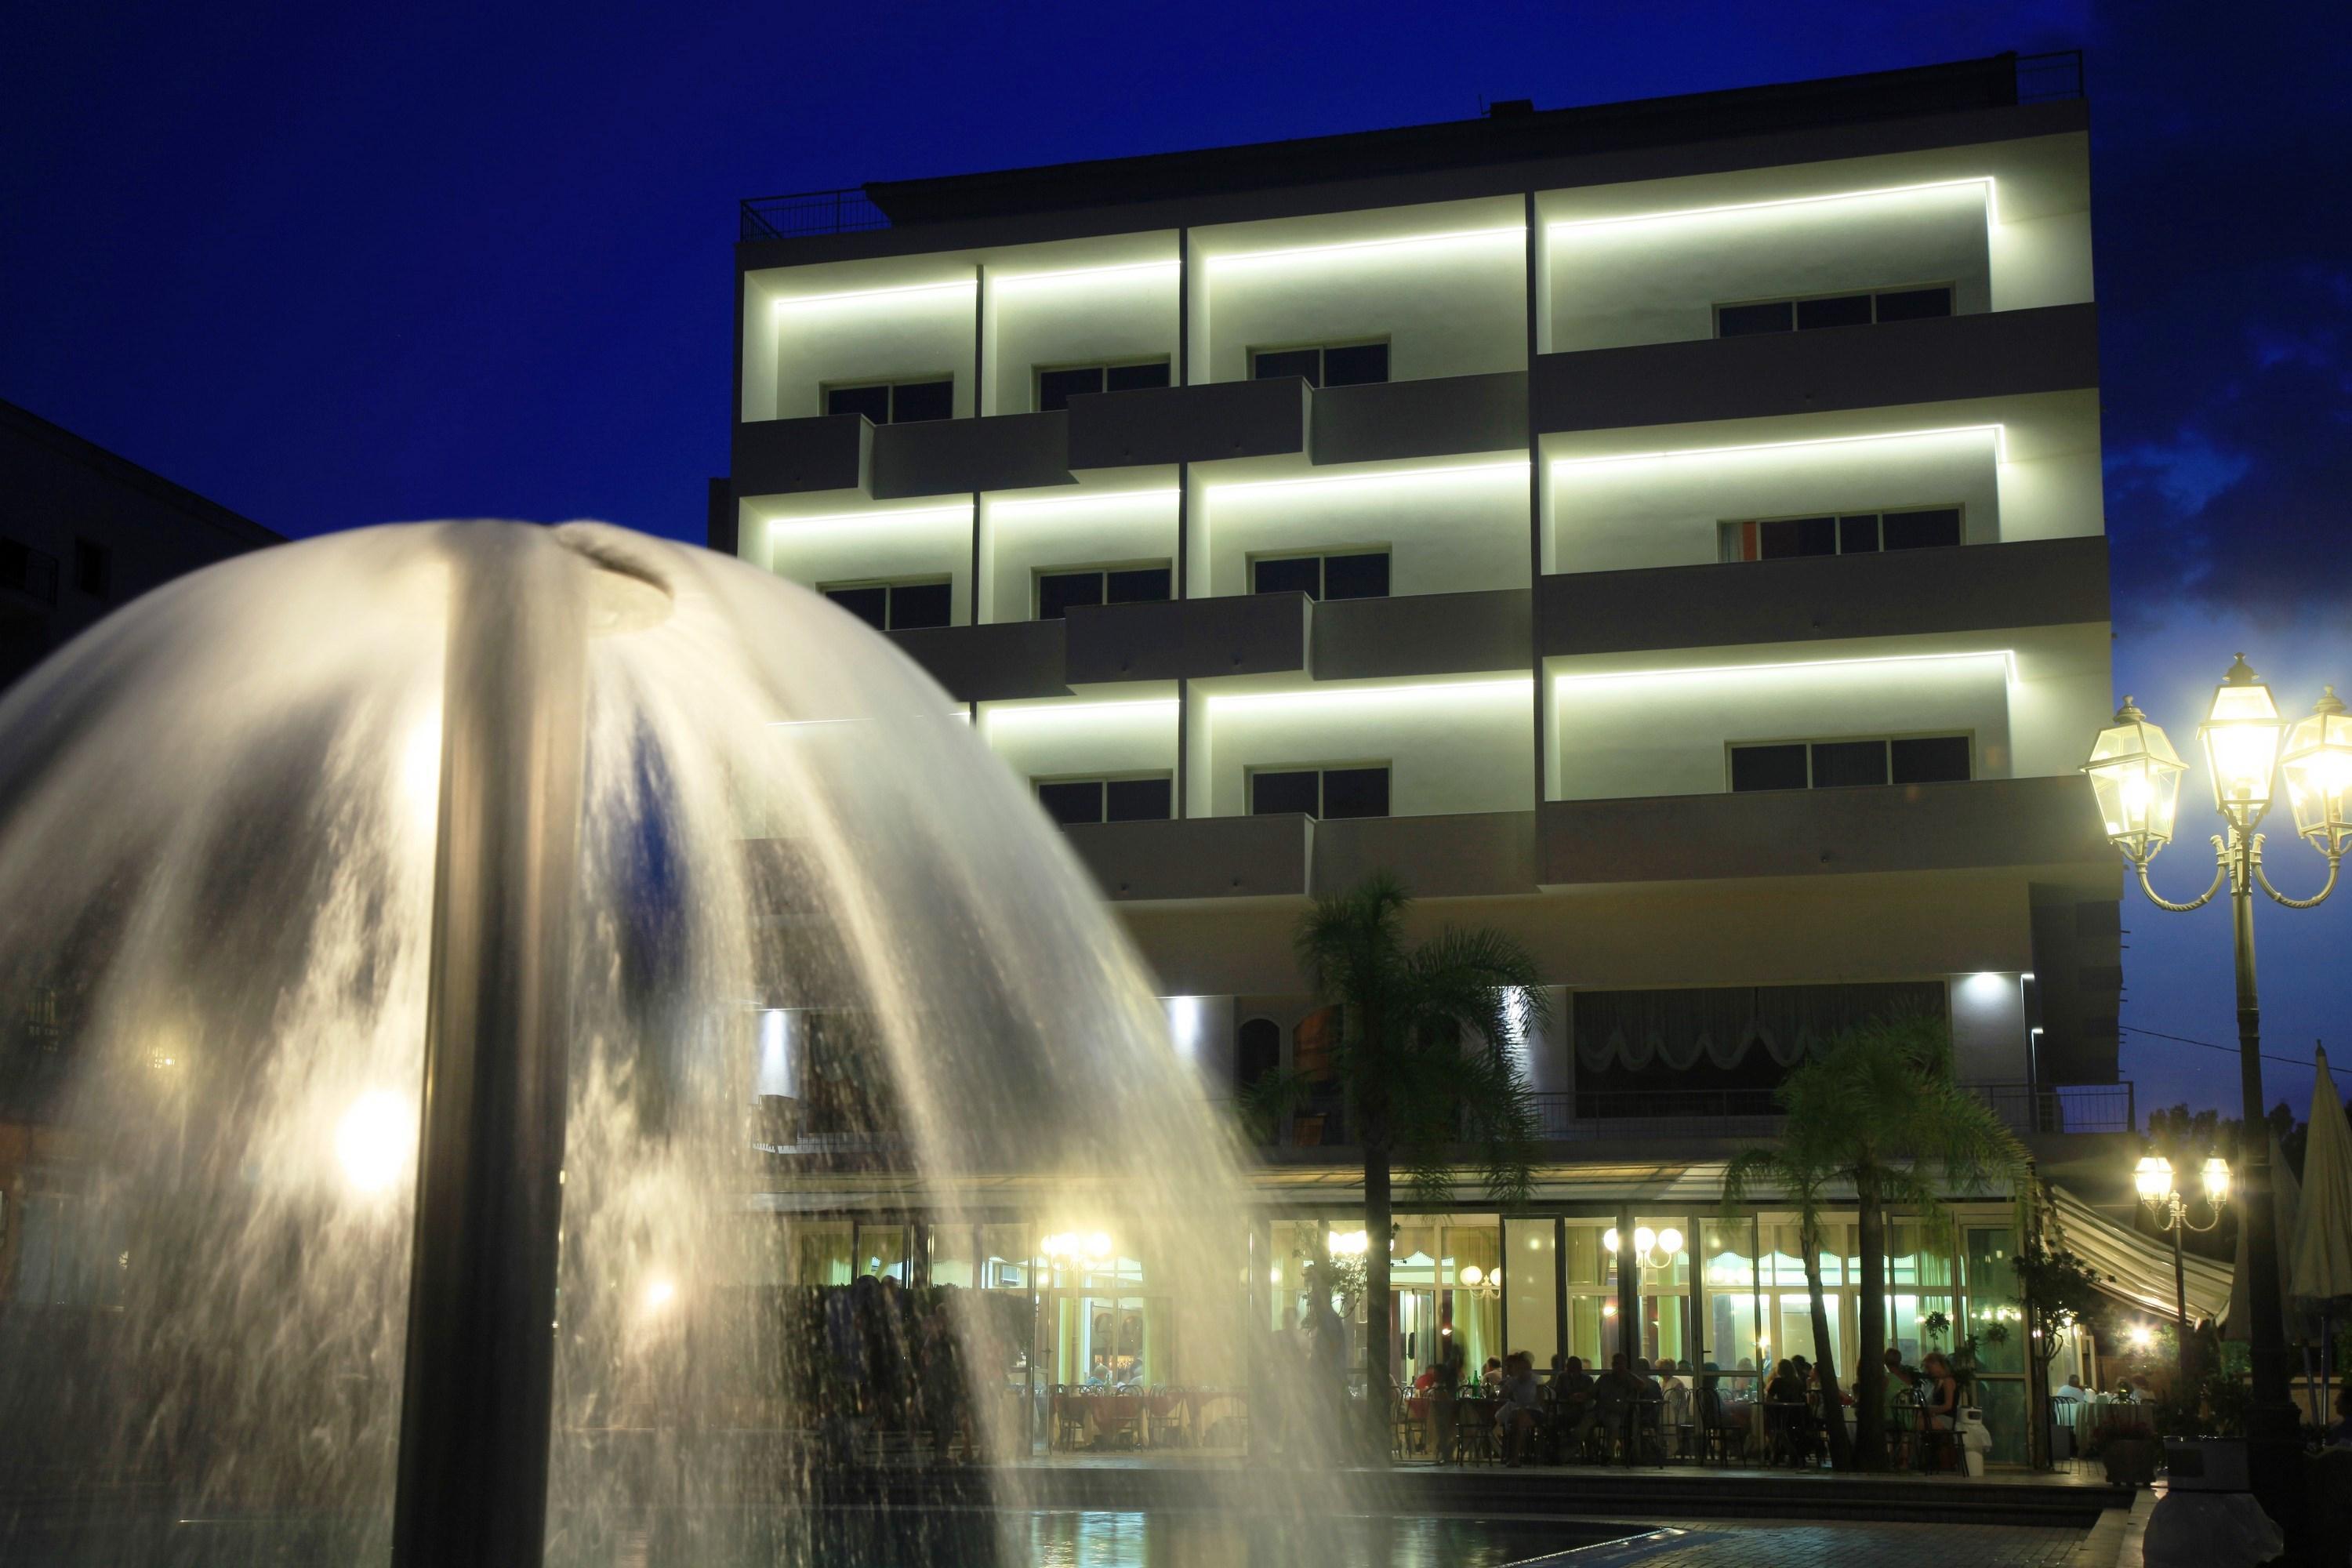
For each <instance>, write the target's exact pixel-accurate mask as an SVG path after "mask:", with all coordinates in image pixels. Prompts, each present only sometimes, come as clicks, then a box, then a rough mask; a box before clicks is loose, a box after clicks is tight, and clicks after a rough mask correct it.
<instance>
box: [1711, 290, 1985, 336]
mask: <svg viewBox="0 0 2352 1568" xmlns="http://www.w3.org/2000/svg"><path fill="white" fill-rule="evenodd" d="M1951 313H1952V288H1951V285H1950V284H1948V283H1938V284H1935V285H1933V286H1930V287H1927V288H1918V289H1880V290H1878V291H1877V292H1875V293H1869V294H1822V295H1815V296H1812V297H1811V298H1807V299H1792V300H1748V301H1744V302H1742V303H1739V304H1734V305H1717V307H1716V308H1715V335H1716V336H1717V337H1719V338H1745V337H1753V336H1755V335H1757V334H1759V333H1762V332H1790V331H1795V332H1804V331H1813V330H1814V329H1816V328H1819V327H1867V326H1870V325H1872V324H1873V323H1874V322H1876V323H1884V322H1887V321H1927V320H1929V319H1930V318H1933V317H1937V316H1948V315H1950V314H1951Z"/></svg>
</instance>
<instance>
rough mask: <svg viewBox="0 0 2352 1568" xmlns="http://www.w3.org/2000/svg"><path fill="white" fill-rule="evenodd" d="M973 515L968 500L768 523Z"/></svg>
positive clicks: (787, 524)
mask: <svg viewBox="0 0 2352 1568" xmlns="http://www.w3.org/2000/svg"><path fill="white" fill-rule="evenodd" d="M916 517H961V518H964V519H967V520H968V519H970V518H971V503H970V502H968V501H967V502H966V503H965V504H963V505H962V506H925V507H912V508H908V509H905V510H898V511H830V512H824V513H821V514H819V515H816V516H813V517H771V518H769V519H768V520H767V523H768V526H769V527H770V528H772V529H776V528H802V527H806V526H810V525H814V524H819V523H827V522H867V523H889V522H900V521H905V520H906V519H908V518H916Z"/></svg>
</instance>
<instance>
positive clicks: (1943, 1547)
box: [1547, 1522, 2085, 1568]
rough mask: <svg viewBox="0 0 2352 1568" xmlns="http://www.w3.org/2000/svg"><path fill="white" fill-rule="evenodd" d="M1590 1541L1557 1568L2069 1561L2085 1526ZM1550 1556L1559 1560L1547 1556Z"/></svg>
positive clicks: (1868, 1567)
mask: <svg viewBox="0 0 2352 1568" xmlns="http://www.w3.org/2000/svg"><path fill="white" fill-rule="evenodd" d="M1674 1528H1675V1529H1679V1530H1681V1531H1684V1533H1682V1534H1681V1535H1679V1536H1668V1537H1665V1538H1663V1539H1661V1538H1657V1537H1650V1538H1644V1539H1642V1540H1638V1541H1633V1542H1625V1543H1623V1544H1622V1545H1611V1546H1596V1547H1588V1548H1587V1549H1585V1550H1584V1551H1582V1552H1571V1553H1569V1554H1568V1555H1566V1556H1563V1557H1560V1558H1559V1559H1557V1560H1556V1562H1557V1563H1558V1568H1619V1565H1620V1564H1622V1565H1623V1568H1636V1565H1638V1568H2067V1564H2068V1563H2069V1561H2070V1559H2071V1558H2072V1557H2073V1556H2074V1550H2075V1548H2076V1547H2077V1546H2079V1545H2080V1544H2081V1543H2082V1541H2083V1538H2084V1533H2085V1532H2084V1531H2079V1530H2063V1529H2057V1528H2053V1527H2050V1526H2043V1525H2032V1526H2017V1525H1981V1524H1880V1523H1865V1522H1857V1523H1853V1524H1836V1523H1829V1524H1812V1523H1806V1524H1799V1523H1790V1524H1756V1525H1728V1524H1719V1523H1704V1524H1696V1523H1695V1524H1691V1525H1687V1526H1677V1527H1674ZM1547 1561H1548V1562H1550V1561H1554V1560H1547Z"/></svg>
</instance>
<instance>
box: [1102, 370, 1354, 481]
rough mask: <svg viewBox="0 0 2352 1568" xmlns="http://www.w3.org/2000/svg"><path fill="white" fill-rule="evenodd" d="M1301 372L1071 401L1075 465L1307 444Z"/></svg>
mask: <svg viewBox="0 0 2352 1568" xmlns="http://www.w3.org/2000/svg"><path fill="white" fill-rule="evenodd" d="M1310 395H1311V389H1310V388H1309V387H1308V386H1307V383H1306V382H1305V381H1304V380H1303V379H1301V378H1300V377H1297V376H1295V375H1290V376H1280V377H1276V378H1275V379H1273V380H1270V381H1221V382H1216V383H1213V384H1210V385H1207V386H1170V387H1158V388H1154V389H1152V390H1150V391H1147V392H1097V393H1087V394H1081V395H1078V396H1076V397H1073V398H1071V399H1070V467H1072V468H1121V467H1126V466H1129V465H1134V464H1140V463H1208V462H1214V461H1216V460H1217V459H1218V458H1263V457H1268V456H1271V455H1274V454H1276V453H1281V452H1303V451H1305V450H1306V449H1307V418H1308V416H1307V399H1308V397H1309V396H1310Z"/></svg>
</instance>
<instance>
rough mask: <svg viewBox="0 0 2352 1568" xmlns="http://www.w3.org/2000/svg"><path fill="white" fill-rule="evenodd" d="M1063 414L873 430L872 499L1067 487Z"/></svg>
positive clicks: (1067, 438)
mask: <svg viewBox="0 0 2352 1568" xmlns="http://www.w3.org/2000/svg"><path fill="white" fill-rule="evenodd" d="M1069 417H1070V416H1068V415H1066V414H1063V413H1059V412H1056V413H1053V414H1000V415H996V416H992V417H990V418H987V419H925V420H920V421H918V422H917V423H915V424H912V425H885V426H881V427H880V428H879V429H877V430H876V431H875V432H874V459H873V475H872V477H873V495H874V499H875V500H904V499H906V498H908V497H910V496H941V495H969V494H971V492H972V491H973V490H1024V489H1036V488H1038V487H1040V486H1044V485H1066V484H1068V483H1069V482H1070V462H1069V447H1070V436H1069Z"/></svg>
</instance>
